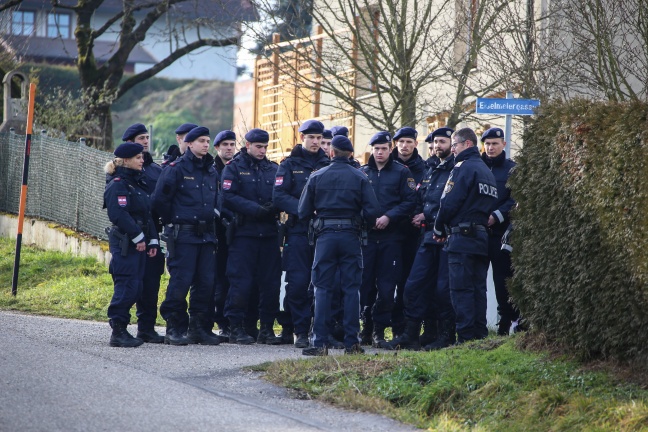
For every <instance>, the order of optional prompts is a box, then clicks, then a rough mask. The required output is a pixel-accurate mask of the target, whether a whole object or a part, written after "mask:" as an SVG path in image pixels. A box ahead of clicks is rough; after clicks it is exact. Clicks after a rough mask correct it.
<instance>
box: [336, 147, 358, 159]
mask: <svg viewBox="0 0 648 432" xmlns="http://www.w3.org/2000/svg"><path fill="white" fill-rule="evenodd" d="M331 148H332V149H333V156H334V157H345V158H349V157H351V154H352V153H353V152H350V151H347V150H340V149H339V148H337V147H331Z"/></svg>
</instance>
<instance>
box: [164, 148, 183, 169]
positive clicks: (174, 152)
mask: <svg viewBox="0 0 648 432" xmlns="http://www.w3.org/2000/svg"><path fill="white" fill-rule="evenodd" d="M162 157H163V158H164V160H163V161H162V164H161V165H160V167H162V168H166V167H168V166H169V165H170V164H171V162H175V161H176V159H178V158H180V157H182V153H180V147H178V146H177V145H176V144H173V145H171V146H169V148H168V149H167V152H166V153H164V155H163V156H162Z"/></svg>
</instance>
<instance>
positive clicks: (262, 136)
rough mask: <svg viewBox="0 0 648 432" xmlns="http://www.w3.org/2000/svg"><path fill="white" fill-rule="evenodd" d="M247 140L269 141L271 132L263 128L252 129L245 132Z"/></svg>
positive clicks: (252, 141)
mask: <svg viewBox="0 0 648 432" xmlns="http://www.w3.org/2000/svg"><path fill="white" fill-rule="evenodd" d="M245 141H247V142H249V143H257V142H258V143H267V142H269V141H270V134H268V132H266V131H264V130H263V129H258V128H254V129H250V131H249V132H248V133H246V134H245Z"/></svg>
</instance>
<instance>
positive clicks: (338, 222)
mask: <svg viewBox="0 0 648 432" xmlns="http://www.w3.org/2000/svg"><path fill="white" fill-rule="evenodd" d="M331 225H353V219H322V226H325V227H326V226H331Z"/></svg>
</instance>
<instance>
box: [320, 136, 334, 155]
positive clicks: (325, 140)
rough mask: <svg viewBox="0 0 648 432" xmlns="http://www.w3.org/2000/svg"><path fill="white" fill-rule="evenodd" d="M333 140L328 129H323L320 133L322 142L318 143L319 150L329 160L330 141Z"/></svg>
mask: <svg viewBox="0 0 648 432" xmlns="http://www.w3.org/2000/svg"><path fill="white" fill-rule="evenodd" d="M332 139H333V132H331V130H330V129H324V132H323V133H322V142H321V143H320V148H321V149H322V151H323V152H324V154H325V155H326V157H327V158H329V159H330V156H329V153H330V149H331V140H332Z"/></svg>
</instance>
